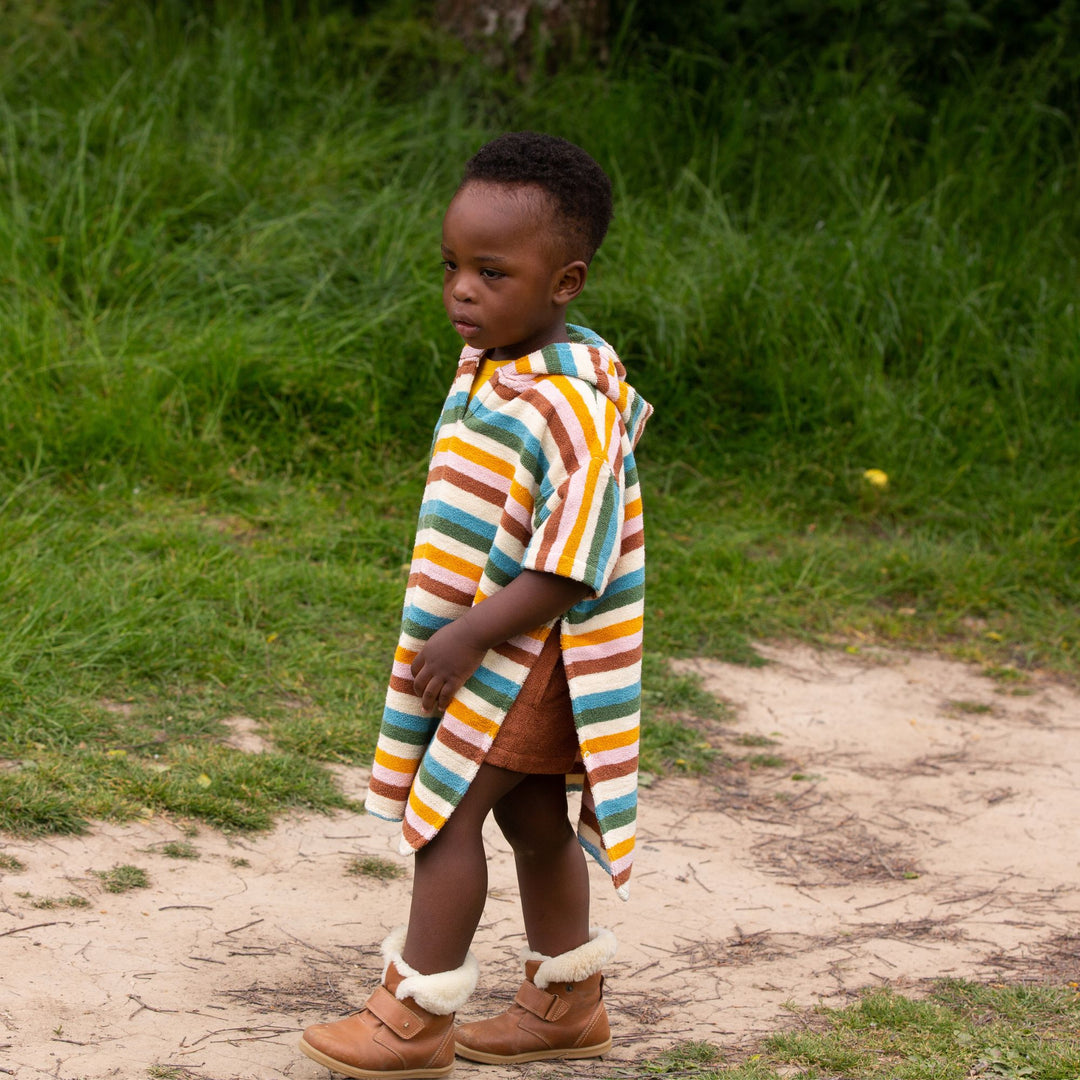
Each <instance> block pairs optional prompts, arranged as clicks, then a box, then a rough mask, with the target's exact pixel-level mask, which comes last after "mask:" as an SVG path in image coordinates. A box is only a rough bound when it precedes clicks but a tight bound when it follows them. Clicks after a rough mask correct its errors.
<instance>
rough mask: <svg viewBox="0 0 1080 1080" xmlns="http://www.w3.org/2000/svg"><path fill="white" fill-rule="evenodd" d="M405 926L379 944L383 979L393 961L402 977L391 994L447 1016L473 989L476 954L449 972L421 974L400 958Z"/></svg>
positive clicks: (400, 999)
mask: <svg viewBox="0 0 1080 1080" xmlns="http://www.w3.org/2000/svg"><path fill="white" fill-rule="evenodd" d="M407 929H408V928H407V927H404V926H396V927H395V928H394V929H393V930H391V931H390V933H389V934H387V936H386V939H385V940H384V941H383V943H382V954H383V981H384V982H385V981H386V972H387V969H388V968H389V967H390V965H391V964H393V965H394V967H396V968H397V970H398V974H399V975H402V976H403V978H402V980H401V982H400V983H398V988H397V991H396V992H395V994H394V996H395V997H396V998H397V999H398V1001H404V1000H405V999H406V998H412V999H413V1001H415V1002H416V1004H417V1005H419V1006H420V1008H421V1009H426V1010H427V1011H428V1012H429V1013H434V1014H435V1015H436V1016H448V1015H449V1014H450V1013H453V1012H457V1011H458V1009H460V1008H461V1006H462V1005H464V1004H465V1002H466V1001H468V1000H469V995H470V994H472V992H473V991H474V990H475V989H476V981H477V979H478V978H479V977H480V965H479V964H477V962H476V957H475V956H473V954H472V953H471V952H470V953H468V955H467V956H466V957H465V963H463V964H462V965H461V967H459V968H455V969H454V970H453V971H436V972H435V973H434V974H432V975H421V974H420V972H419V971H417V970H416V969H415V968H413V967H410V966H409V965H408V964H406V963H405V961H404V960H402V959H401V950H402V949H403V948H404V947H405V935H406V932H407Z"/></svg>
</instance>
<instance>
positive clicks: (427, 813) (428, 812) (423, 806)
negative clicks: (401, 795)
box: [409, 787, 446, 832]
mask: <svg viewBox="0 0 1080 1080" xmlns="http://www.w3.org/2000/svg"><path fill="white" fill-rule="evenodd" d="M409 807H410V808H411V810H412V812H413V813H414V814H416V816H417V817H418V818H420V819H421V820H423V821H426V822H427V823H428V824H429V825H430V826H431V827H432V828H433V829H435V830H436V832H437V831H438V830H439V829H441V828H442V827H443V825H445V824H446V818H444V817H443V816H442V815H441V814H438V813H436V812H435V811H434V810H432V809H431V807H430V806H428V804H427V803H425V802H421V801H420V797H419V796H418V795H417V794H416V788H415V787H414V788H413V789H412V791H411V792H409Z"/></svg>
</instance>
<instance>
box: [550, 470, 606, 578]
mask: <svg viewBox="0 0 1080 1080" xmlns="http://www.w3.org/2000/svg"><path fill="white" fill-rule="evenodd" d="M600 465H601V461H600V459H599V458H590V459H589V468H588V471H587V472H586V474H585V485H586V486H585V491H584V492H583V493H582V497H581V506H580V508H579V509H578V515H577V520H576V521H575V522H574V527H573V528H572V529H571V530H570V535H569V536H568V537H567V538H566V542H565V543H564V544H563V545H562V554H561V555H560V556H559V564H558V565H559V572H560V573H561V574H563V575H564V576H566V577H569V576H570V573H571V572H572V571H573V569H574V558H575V556H576V555H577V553H578V548H580V547H581V540H582V537H583V536H584V535H585V530H586V529H587V528H588V526H589V521H590V520H591V519H592V517H593V503H594V501H595V496H596V487H597V482H598V480H599V476H598V474H599V472H600Z"/></svg>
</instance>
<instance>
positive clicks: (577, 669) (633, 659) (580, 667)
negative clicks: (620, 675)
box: [566, 645, 641, 679]
mask: <svg viewBox="0 0 1080 1080" xmlns="http://www.w3.org/2000/svg"><path fill="white" fill-rule="evenodd" d="M640 659H641V646H640V645H637V646H636V647H635V648H633V649H627V650H625V651H624V652H617V653H612V654H611V655H610V656H597V657H595V658H594V659H592V660H577V661H575V662H574V663H572V664H569V663H568V664H567V665H566V677H567V678H568V679H573V678H576V677H577V676H578V675H597V674H599V673H600V672H601V671H621V670H622V669H623V668H627V667H629V666H630V665H631V664H636V663H637V662H638V661H639V660H640Z"/></svg>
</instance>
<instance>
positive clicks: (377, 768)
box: [371, 762, 413, 787]
mask: <svg viewBox="0 0 1080 1080" xmlns="http://www.w3.org/2000/svg"><path fill="white" fill-rule="evenodd" d="M371 775H372V776H373V777H375V779H376V780H382V781H384V782H385V783H387V784H390V785H391V786H392V787H409V786H410V785H411V784H412V778H413V774H412V773H411V772H397V771H396V770H394V769H388V768H387V767H386V766H385V765H380V764H379V763H378V762H375V763H374V764H373V765H372V766H371Z"/></svg>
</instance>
